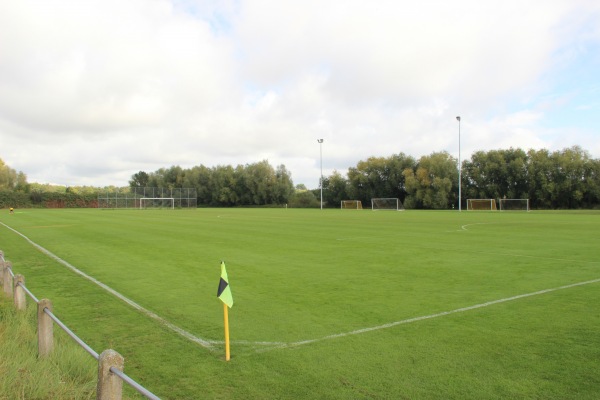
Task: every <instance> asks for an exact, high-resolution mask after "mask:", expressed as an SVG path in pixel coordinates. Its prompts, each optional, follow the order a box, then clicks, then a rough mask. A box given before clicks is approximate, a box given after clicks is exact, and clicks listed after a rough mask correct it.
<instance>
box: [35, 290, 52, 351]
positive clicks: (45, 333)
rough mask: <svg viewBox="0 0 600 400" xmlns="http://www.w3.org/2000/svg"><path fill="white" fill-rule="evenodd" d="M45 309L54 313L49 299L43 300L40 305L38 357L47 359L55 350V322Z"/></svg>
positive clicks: (38, 312) (38, 314) (38, 315)
mask: <svg viewBox="0 0 600 400" xmlns="http://www.w3.org/2000/svg"><path fill="white" fill-rule="evenodd" d="M45 308H47V309H48V310H49V311H52V302H51V301H50V300H48V299H42V300H40V301H39V303H38V311H37V318H38V357H45V356H47V355H48V354H50V353H51V352H52V350H53V349H54V332H53V322H52V318H50V316H49V315H48V314H46V313H45V312H44V309H45Z"/></svg>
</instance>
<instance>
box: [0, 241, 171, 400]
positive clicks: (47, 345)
mask: <svg viewBox="0 0 600 400" xmlns="http://www.w3.org/2000/svg"><path fill="white" fill-rule="evenodd" d="M0 283H1V284H2V287H3V290H4V293H5V294H6V295H7V296H8V297H13V300H14V304H15V308H16V309H17V310H25V309H26V306H27V302H26V300H27V298H26V295H28V296H29V297H31V299H32V300H33V301H35V302H36V303H37V307H38V309H37V324H38V327H37V328H38V329H37V332H38V334H37V337H38V354H39V356H40V357H45V356H47V355H48V354H50V353H51V352H52V350H53V349H54V333H53V326H54V325H53V322H54V323H56V325H58V326H59V327H60V328H61V329H62V330H64V331H65V332H66V333H67V334H68V335H69V336H70V337H71V338H72V339H73V340H74V341H75V342H76V343H77V344H79V345H80V346H81V347H83V349H84V350H85V351H86V352H88V353H89V354H90V355H91V356H92V357H94V358H95V359H96V360H97V361H98V384H97V386H96V399H98V400H120V399H121V398H122V387H123V382H125V383H127V384H128V385H129V386H131V387H132V388H134V389H135V390H137V391H138V392H139V393H140V394H142V395H143V396H145V397H146V398H148V399H152V400H154V399H157V400H160V398H159V397H158V396H156V395H154V394H152V393H151V392H150V391H149V390H147V389H146V388H144V387H143V386H141V385H140V384H138V383H137V382H135V381H134V380H133V379H131V378H130V377H128V376H127V375H125V373H123V366H124V359H123V357H122V356H121V355H120V354H119V353H117V352H116V351H114V350H112V349H108V350H104V351H103V352H102V354H98V353H96V352H95V351H94V350H93V349H92V348H91V347H90V346H88V345H87V344H85V342H83V340H81V339H80V338H79V337H77V335H75V334H74V333H73V332H72V331H71V330H70V329H69V328H67V326H66V325H65V324H63V323H62V322H61V321H60V320H59V319H58V318H57V317H56V316H55V315H54V314H53V313H52V303H51V302H50V300H48V299H41V300H38V299H37V297H35V296H34V295H33V293H31V292H30V291H29V289H27V287H26V286H25V278H24V277H23V275H20V274H17V275H15V274H14V273H13V271H12V264H11V262H10V261H6V260H5V259H4V252H3V251H2V250H0Z"/></svg>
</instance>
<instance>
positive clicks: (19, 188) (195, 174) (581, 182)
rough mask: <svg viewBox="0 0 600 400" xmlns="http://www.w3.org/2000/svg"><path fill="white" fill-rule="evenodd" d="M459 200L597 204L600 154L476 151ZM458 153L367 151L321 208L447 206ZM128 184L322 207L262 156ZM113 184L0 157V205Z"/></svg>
mask: <svg viewBox="0 0 600 400" xmlns="http://www.w3.org/2000/svg"><path fill="white" fill-rule="evenodd" d="M460 175H461V192H462V203H461V204H462V205H463V206H465V205H466V199H468V198H476V199H482V198H493V199H500V198H509V199H519V198H522V199H529V201H530V207H531V208H537V209H577V208H598V207H599V206H600V160H598V159H594V158H592V157H591V156H590V155H589V153H588V152H586V151H585V150H583V149H582V148H580V147H578V146H574V147H570V148H565V149H563V150H559V151H553V152H550V151H548V150H545V149H542V150H529V151H524V150H522V149H519V148H516V149H515V148H510V149H507V150H490V151H478V152H475V153H474V154H472V155H471V158H470V159H467V160H463V161H462V163H461V169H460ZM458 180H459V168H458V160H457V159H456V158H454V157H452V156H451V155H450V154H449V153H447V152H434V153H432V154H430V155H426V156H422V157H420V158H419V159H415V158H413V157H411V156H408V155H406V154H404V153H398V154H394V155H392V156H389V157H370V158H368V159H367V160H361V161H359V162H358V163H357V164H356V166H354V167H350V168H349V169H348V171H347V172H346V173H345V174H342V173H340V172H339V171H334V172H333V173H332V174H331V175H329V176H325V177H323V180H322V185H323V201H324V206H326V207H339V206H340V202H341V201H342V200H360V201H361V202H362V203H363V205H365V206H368V205H370V202H371V199H372V198H374V197H396V198H399V199H400V200H401V201H402V203H403V204H404V206H405V207H406V208H409V209H452V208H456V207H457V206H458ZM129 187H161V188H169V189H173V188H195V189H196V191H197V196H198V205H199V206H214V207H231V206H272V205H277V206H284V205H287V206H289V207H319V200H320V195H321V190H320V187H319V188H314V189H312V190H307V189H306V187H305V186H304V185H303V184H299V185H296V186H294V183H293V180H292V176H291V173H290V172H289V171H288V170H287V169H286V167H285V165H283V164H282V165H279V166H277V167H273V166H271V165H270V164H269V162H268V161H267V160H263V161H261V162H258V163H253V164H246V165H238V166H236V167H233V166H231V165H220V166H215V167H207V166H204V165H199V166H195V167H192V168H181V167H179V166H171V167H168V168H160V169H158V170H157V171H154V172H145V171H139V172H137V173H135V174H133V175H132V177H131V180H130V181H129ZM127 189H128V188H118V187H113V186H111V187H105V188H93V187H66V188H65V187H62V190H60V189H57V188H56V187H52V186H49V185H40V184H35V183H32V184H30V183H27V179H26V175H25V174H24V173H22V172H17V171H14V170H12V169H11V168H10V167H8V166H7V165H5V164H4V162H3V161H2V160H1V159H0V207H3V208H6V207H9V206H17V207H28V206H34V207H36V206H39V207H94V204H95V202H96V200H97V194H98V193H106V192H107V191H108V192H111V191H116V190H119V191H123V190H127Z"/></svg>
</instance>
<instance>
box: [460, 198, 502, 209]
mask: <svg viewBox="0 0 600 400" xmlns="http://www.w3.org/2000/svg"><path fill="white" fill-rule="evenodd" d="M497 209H498V207H497V205H496V199H467V210H468V211H479V210H483V211H495V210H497Z"/></svg>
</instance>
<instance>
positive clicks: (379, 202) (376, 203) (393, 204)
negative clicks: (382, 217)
mask: <svg viewBox="0 0 600 400" xmlns="http://www.w3.org/2000/svg"><path fill="white" fill-rule="evenodd" d="M371 209H372V210H373V211H379V210H392V211H404V206H403V205H402V202H401V201H400V199H398V198H375V199H371Z"/></svg>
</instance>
